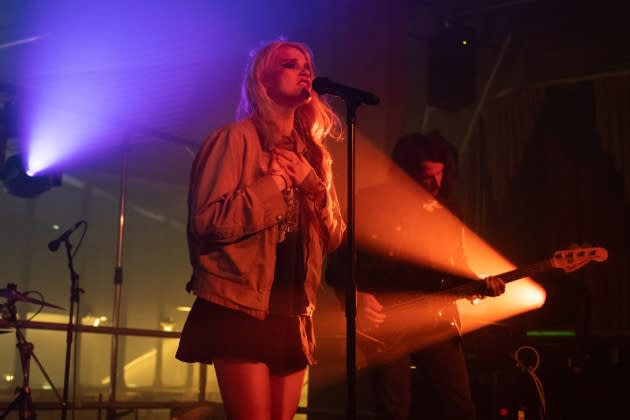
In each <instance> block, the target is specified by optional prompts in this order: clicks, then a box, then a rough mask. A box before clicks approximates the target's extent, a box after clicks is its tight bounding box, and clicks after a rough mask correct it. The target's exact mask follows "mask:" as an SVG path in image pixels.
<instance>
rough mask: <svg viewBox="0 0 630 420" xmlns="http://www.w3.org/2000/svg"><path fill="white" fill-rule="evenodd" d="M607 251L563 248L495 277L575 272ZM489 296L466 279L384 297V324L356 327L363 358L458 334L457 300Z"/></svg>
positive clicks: (383, 357) (480, 283)
mask: <svg viewBox="0 0 630 420" xmlns="http://www.w3.org/2000/svg"><path fill="white" fill-rule="evenodd" d="M607 259H608V251H607V250H606V249H605V248H601V247H590V248H575V249H564V250H559V251H556V252H554V253H553V255H552V257H551V258H548V259H545V260H542V261H538V262H536V263H533V264H530V265H527V266H525V267H522V268H518V269H515V270H511V271H508V272H505V273H502V274H498V275H496V276H494V277H498V278H501V279H502V280H503V281H504V282H505V283H509V282H512V281H515V280H519V279H522V278H525V277H529V276H532V275H534V274H538V273H542V272H545V271H549V270H552V269H560V270H563V271H564V272H567V273H569V272H573V271H576V270H579V269H580V268H582V267H584V266H585V265H586V264H588V263H590V262H591V261H596V262H603V261H606V260H607ZM486 296H488V294H487V293H486V290H485V282H484V281H474V280H470V281H466V282H465V283H463V284H462V285H460V286H457V287H454V288H451V289H447V290H444V291H440V292H437V293H425V292H415V291H414V292H404V293H394V294H392V295H391V296H389V295H388V296H387V297H385V298H384V301H385V303H384V306H385V310H384V312H385V314H386V316H387V319H386V320H385V323H384V324H382V325H380V326H378V327H372V328H362V329H361V328H357V340H358V342H360V343H361V344H362V346H361V350H362V353H363V356H364V357H367V359H368V360H369V359H370V358H375V360H378V359H381V360H382V361H385V360H386V359H387V358H388V357H393V356H395V355H397V354H404V353H406V352H408V350H409V349H413V348H419V347H422V343H427V342H433V343H434V342H436V340H441V339H444V338H447V337H449V336H453V335H458V334H459V317H458V314H457V309H456V307H455V305H454V302H455V301H456V300H457V299H461V298H466V299H469V300H471V301H472V302H474V301H475V300H476V299H478V298H483V297H486Z"/></svg>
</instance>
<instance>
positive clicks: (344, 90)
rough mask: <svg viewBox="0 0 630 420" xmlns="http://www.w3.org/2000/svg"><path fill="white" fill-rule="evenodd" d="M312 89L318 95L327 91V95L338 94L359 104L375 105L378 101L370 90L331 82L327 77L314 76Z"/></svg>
mask: <svg viewBox="0 0 630 420" xmlns="http://www.w3.org/2000/svg"><path fill="white" fill-rule="evenodd" d="M313 89H314V90H315V91H316V92H317V93H319V94H320V95H323V94H326V93H327V94H329V95H333V96H339V97H340V98H342V99H343V100H346V101H348V100H354V101H357V102H359V103H360V104H361V103H364V104H366V105H376V104H378V103H379V102H380V99H378V96H376V95H374V94H372V93H370V92H366V91H364V90H361V89H356V88H353V87H350V86H345V85H342V84H340V83H336V82H333V81H332V80H330V79H328V78H327V77H316V78H315V80H313Z"/></svg>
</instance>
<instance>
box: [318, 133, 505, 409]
mask: <svg viewBox="0 0 630 420" xmlns="http://www.w3.org/2000/svg"><path fill="white" fill-rule="evenodd" d="M392 159H393V161H394V163H396V164H397V165H398V166H399V167H400V168H401V169H402V170H403V171H404V172H405V173H406V174H407V175H409V176H410V177H411V178H412V179H413V180H414V181H415V182H416V183H417V184H419V185H420V186H421V187H422V188H423V189H424V190H425V191H426V194H424V196H425V198H423V201H424V202H423V204H422V205H421V206H418V207H415V206H414V208H413V209H412V208H404V209H397V208H396V207H404V206H395V205H394V206H392V205H391V203H396V202H397V201H396V200H397V197H396V192H395V185H393V184H392V183H391V182H390V183H389V184H385V185H380V186H376V187H370V188H368V189H364V190H362V192H361V194H359V195H358V196H357V199H356V202H357V204H356V208H357V214H358V215H359V214H361V212H369V213H371V214H377V215H378V216H377V217H375V220H378V221H379V222H378V223H372V224H371V226H370V228H372V229H374V233H373V234H372V237H374V238H378V237H379V235H380V234H387V231H389V234H390V235H391V234H392V232H397V233H396V234H397V235H399V239H400V241H401V242H402V243H403V245H404V246H407V244H405V240H408V241H409V246H414V245H415V246H418V245H417V244H418V238H417V232H420V231H421V232H422V236H423V237H427V238H432V239H431V241H432V242H431V244H430V245H429V246H427V247H426V249H424V250H423V251H425V252H424V253H425V254H431V253H435V254H438V253H439V254H440V255H435V258H438V257H439V258H442V259H445V260H447V261H450V263H451V264H452V265H453V266H456V265H459V266H460V267H461V266H462V265H465V256H464V253H463V246H462V241H461V230H460V231H457V229H456V228H455V227H451V228H449V227H444V226H442V225H441V224H440V223H439V220H440V219H441V218H442V216H441V214H442V213H443V212H446V207H444V206H449V207H452V203H451V199H452V197H451V187H452V186H453V182H454V179H455V175H456V166H457V151H456V150H455V149H454V148H453V147H452V146H451V145H450V144H449V143H448V142H447V141H446V140H445V139H444V138H443V137H442V136H441V135H440V134H439V133H437V132H434V133H429V134H426V135H423V134H420V133H412V134H409V135H406V136H403V137H401V138H400V139H399V140H398V142H397V143H396V145H395V147H394V151H393V156H392ZM374 197H378V204H377V205H374V203H372V202H370V200H373V199H374ZM368 208H369V210H368ZM374 225H377V226H374ZM370 232H372V231H370ZM405 233H408V235H405ZM376 240H378V239H376ZM393 255H394V253H393V252H387V250H386V251H385V253H383V252H380V253H379V254H378V255H377V254H376V253H375V252H368V251H367V250H365V249H363V248H360V249H358V251H357V270H356V273H357V283H358V289H359V291H358V292H357V328H358V329H359V330H376V331H378V328H379V327H380V328H385V327H386V326H387V325H388V324H387V323H388V321H391V322H393V321H392V320H391V318H390V319H388V311H387V306H388V303H387V300H388V296H389V295H391V292H396V293H399V292H405V291H411V290H414V291H419V290H420V291H424V292H435V291H438V290H443V289H444V288H450V287H453V286H455V285H456V280H453V279H449V278H448V277H446V276H444V275H443V274H442V273H439V272H438V271H436V270H433V269H431V268H428V267H427V268H419V267H418V266H417V265H412V264H409V263H405V262H403V261H401V260H398V259H396V258H393V257H392V256H393ZM337 258H339V255H337ZM429 260H433V256H430V257H429ZM339 265H340V264H339V263H337V262H336V261H335V259H332V260H331V262H330V265H329V271H328V276H327V281H328V282H329V283H330V284H331V285H333V287H335V288H336V289H337V290H338V291H341V290H343V284H340V283H341V279H340V276H338V275H335V273H336V272H337V270H338V269H339ZM469 271H470V270H469ZM471 275H472V272H471ZM485 282H486V284H485V286H486V289H487V291H486V293H485V294H487V295H488V296H498V295H500V294H502V293H503V292H504V291H505V283H504V282H503V281H502V280H501V279H500V278H496V277H490V278H487V279H485ZM388 292H389V293H388ZM338 294H339V295H342V293H338ZM443 312H444V317H445V318H446V319H450V320H453V321H454V322H453V324H451V323H450V322H445V323H444V325H443V326H441V327H439V328H453V326H452V325H456V324H457V323H458V322H459V319H458V314H457V308H456V306H455V303H454V301H452V302H451V303H450V304H449V305H448V306H447V307H446V308H444V311H443ZM420 334H422V333H420ZM444 336H445V337H449V338H446V339H444V341H441V342H438V343H437V344H432V345H430V346H429V347H424V348H421V349H420V350H417V351H413V352H411V350H409V351H410V352H411V353H407V354H402V355H401V354H398V353H396V354H395V356H393V357H392V358H388V359H387V362H385V363H378V364H376V365H374V366H371V367H370V369H369V370H370V374H371V375H370V376H371V379H372V381H373V386H374V392H375V402H376V414H377V418H378V419H411V418H421V419H434V418H435V419H474V418H475V407H474V405H473V401H472V396H471V390H470V383H469V377H468V370H467V366H466V362H465V359H464V351H463V348H462V340H461V337H460V336H459V335H458V334H457V332H455V333H453V334H445V335H444ZM357 344H358V346H359V348H358V350H359V353H369V352H370V351H373V347H374V344H373V343H370V342H369V340H362V339H361V337H358V338H357ZM358 356H359V357H361V354H358ZM411 366H415V369H413V370H411V369H410V367H411ZM412 372H414V378H413V379H412ZM412 390H413V392H412Z"/></svg>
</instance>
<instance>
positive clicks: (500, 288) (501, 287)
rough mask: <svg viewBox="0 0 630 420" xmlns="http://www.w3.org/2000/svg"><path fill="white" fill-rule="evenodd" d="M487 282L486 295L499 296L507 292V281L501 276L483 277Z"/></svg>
mask: <svg viewBox="0 0 630 420" xmlns="http://www.w3.org/2000/svg"><path fill="white" fill-rule="evenodd" d="M483 281H484V282H485V283H486V291H485V293H484V294H485V295H486V296H492V297H494V296H499V295H502V294H503V293H505V282H504V281H503V280H502V279H501V278H500V277H493V276H490V277H486V278H485V279H483Z"/></svg>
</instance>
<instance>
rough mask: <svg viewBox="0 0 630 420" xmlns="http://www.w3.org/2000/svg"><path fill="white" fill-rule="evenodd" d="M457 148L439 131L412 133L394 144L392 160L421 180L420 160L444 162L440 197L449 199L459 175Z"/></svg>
mask: <svg viewBox="0 0 630 420" xmlns="http://www.w3.org/2000/svg"><path fill="white" fill-rule="evenodd" d="M457 159H458V153H457V149H456V148H455V147H454V146H453V145H451V144H450V143H449V142H448V141H447V140H446V139H445V138H444V137H442V136H441V135H440V133H439V132H437V131H433V132H430V133H427V134H421V133H417V132H414V133H410V134H405V135H404V136H402V137H400V138H399V139H398V141H397V142H396V145H395V146H394V150H393V152H392V160H393V161H394V163H396V164H397V165H398V166H399V167H400V168H401V169H402V170H403V171H405V172H406V173H407V174H408V175H409V176H410V177H412V178H413V179H415V180H416V181H418V182H420V179H421V176H422V173H421V171H422V168H421V166H420V162H421V161H423V160H430V161H433V162H441V163H443V164H444V178H443V180H442V187H441V188H440V193H439V195H438V197H437V198H438V199H439V200H440V201H445V200H447V201H448V200H449V199H450V198H451V197H450V196H451V193H452V189H453V186H454V185H453V184H454V182H455V178H456V177H457Z"/></svg>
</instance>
